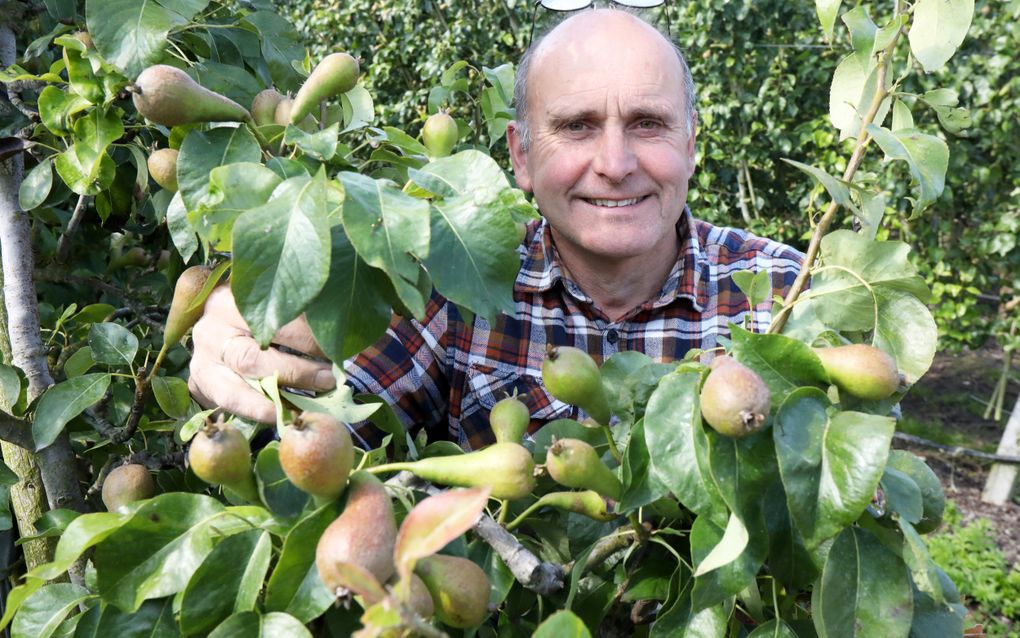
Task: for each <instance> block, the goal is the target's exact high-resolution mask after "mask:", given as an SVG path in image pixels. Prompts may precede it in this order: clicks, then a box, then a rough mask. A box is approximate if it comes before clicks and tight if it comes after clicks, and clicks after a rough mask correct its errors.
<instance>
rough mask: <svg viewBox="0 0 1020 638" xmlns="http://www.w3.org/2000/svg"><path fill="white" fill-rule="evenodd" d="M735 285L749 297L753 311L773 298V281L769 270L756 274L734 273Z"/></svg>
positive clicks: (749, 303) (747, 272) (746, 271)
mask: <svg viewBox="0 0 1020 638" xmlns="http://www.w3.org/2000/svg"><path fill="white" fill-rule="evenodd" d="M733 283H735V284H737V288H740V292H742V293H744V296H745V297H747V303H748V305H749V306H750V307H751V309H752V310H753V309H754V307H755V306H757V305H758V304H760V303H762V302H763V301H768V299H769V297H771V296H772V280H771V279H770V278H769V272H768V271H767V270H760V271H758V272H757V273H754V272H752V271H750V270H738V271H737V272H735V273H733Z"/></svg>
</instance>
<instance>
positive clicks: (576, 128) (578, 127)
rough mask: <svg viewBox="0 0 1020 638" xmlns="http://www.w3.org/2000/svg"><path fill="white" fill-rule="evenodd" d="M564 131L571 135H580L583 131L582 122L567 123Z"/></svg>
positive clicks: (583, 125) (583, 124)
mask: <svg viewBox="0 0 1020 638" xmlns="http://www.w3.org/2000/svg"><path fill="white" fill-rule="evenodd" d="M566 129H567V130H568V131H570V132H572V133H580V132H581V131H583V130H584V129H585V123H584V122H568V123H567V126H566Z"/></svg>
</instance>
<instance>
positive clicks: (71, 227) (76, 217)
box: [54, 195, 89, 264]
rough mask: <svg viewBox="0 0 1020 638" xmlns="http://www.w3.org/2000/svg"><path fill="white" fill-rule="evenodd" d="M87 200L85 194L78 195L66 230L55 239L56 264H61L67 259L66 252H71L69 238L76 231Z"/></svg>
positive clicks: (83, 214) (72, 236) (86, 206)
mask: <svg viewBox="0 0 1020 638" xmlns="http://www.w3.org/2000/svg"><path fill="white" fill-rule="evenodd" d="M88 202H89V198H88V197H86V196H85V195H79V196H78V203H77V204H75V207H74V212H73V213H72V214H71V221H69V222H67V230H65V231H64V233H63V234H62V235H61V236H60V239H59V240H58V241H57V255H56V257H55V258H54V261H56V262H57V263H58V264H63V263H65V262H66V261H67V257H68V254H69V253H70V252H71V239H72V238H74V234H75V233H76V232H78V224H80V223H81V219H82V217H84V216H85V209H86V208H88Z"/></svg>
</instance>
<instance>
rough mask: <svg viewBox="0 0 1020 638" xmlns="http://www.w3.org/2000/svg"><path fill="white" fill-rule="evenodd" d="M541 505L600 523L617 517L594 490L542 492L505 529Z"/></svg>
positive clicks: (518, 522)
mask: <svg viewBox="0 0 1020 638" xmlns="http://www.w3.org/2000/svg"><path fill="white" fill-rule="evenodd" d="M543 507H555V508H556V509H560V510H564V511H567V512H574V513H575V514H581V515H582V516H587V517H588V518H590V519H592V520H595V521H599V522H602V523H606V522H609V521H611V520H613V519H614V518H616V517H617V515H616V514H614V513H612V512H610V511H609V506H608V505H607V503H606V499H605V498H604V497H603V496H602V495H601V494H599V493H598V492H596V491H595V490H584V491H581V492H549V493H548V494H543V495H542V498H540V499H538V500H537V501H535V502H534V503H533V504H531V505H530V506H529V507H528V509H526V510H524V512H522V513H521V515H520V516H518V517H517V518H516V519H514V520H513V521H511V522H510V523H508V524H507V526H506V529H507V531H511V530H513V529H514V528H516V527H517V526H519V525H520V524H521V523H523V522H524V520H525V519H527V518H528V516H530V515H531V514H532V513H533V512H536V511H538V510H540V509H542V508H543Z"/></svg>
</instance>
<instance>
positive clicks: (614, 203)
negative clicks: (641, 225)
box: [583, 195, 648, 208]
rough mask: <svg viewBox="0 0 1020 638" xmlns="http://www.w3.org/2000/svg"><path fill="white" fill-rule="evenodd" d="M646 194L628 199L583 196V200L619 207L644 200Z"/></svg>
mask: <svg viewBox="0 0 1020 638" xmlns="http://www.w3.org/2000/svg"><path fill="white" fill-rule="evenodd" d="M647 197H648V195H642V196H641V197H631V198H629V199H595V198H589V197H585V198H583V199H584V201H586V202H588V203H589V204H591V205H592V206H601V207H603V208H619V207H620V206H633V205H634V204H637V203H638V202H641V201H644V200H645V199H646V198H647Z"/></svg>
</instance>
